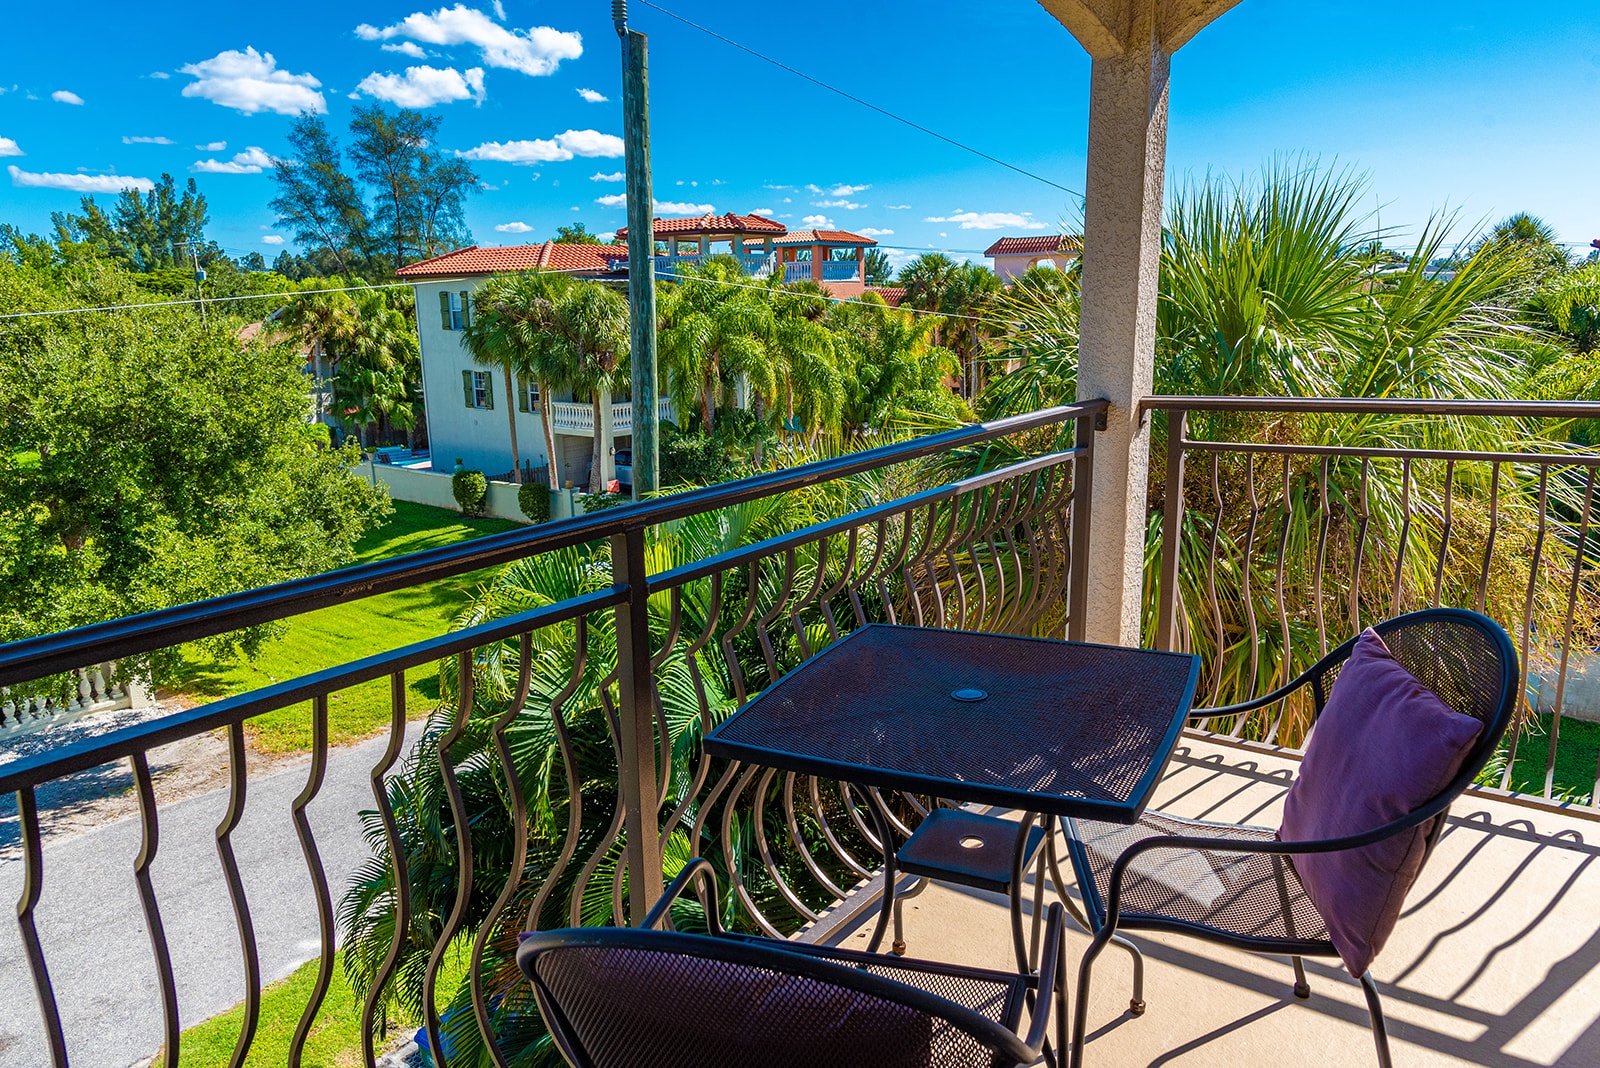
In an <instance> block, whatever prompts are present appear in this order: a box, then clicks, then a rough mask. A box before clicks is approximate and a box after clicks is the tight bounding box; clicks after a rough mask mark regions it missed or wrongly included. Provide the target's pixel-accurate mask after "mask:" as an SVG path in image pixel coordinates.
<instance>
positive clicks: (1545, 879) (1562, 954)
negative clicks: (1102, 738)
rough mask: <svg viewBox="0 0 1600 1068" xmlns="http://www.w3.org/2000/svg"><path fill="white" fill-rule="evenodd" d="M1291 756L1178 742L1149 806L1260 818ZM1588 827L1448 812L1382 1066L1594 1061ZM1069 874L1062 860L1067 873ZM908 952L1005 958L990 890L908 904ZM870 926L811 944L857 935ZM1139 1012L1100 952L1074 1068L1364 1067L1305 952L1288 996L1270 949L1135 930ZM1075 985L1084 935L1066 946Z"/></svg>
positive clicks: (1503, 808) (1594, 952) (1386, 985)
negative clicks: (1086, 1033) (1143, 968)
mask: <svg viewBox="0 0 1600 1068" xmlns="http://www.w3.org/2000/svg"><path fill="white" fill-rule="evenodd" d="M1293 768H1294V762H1293V761H1292V760H1288V759H1280V758H1278V757H1275V756H1272V755H1263V754H1260V753H1257V752H1252V751H1248V750H1240V749H1237V748H1233V747H1225V746H1221V745H1216V744H1212V743H1209V742H1206V741H1204V740H1203V739H1198V738H1186V739H1185V740H1184V741H1183V742H1181V743H1180V746H1179V751H1178V754H1177V756H1176V757H1175V759H1174V761H1173V764H1172V767H1171V768H1170V769H1169V772H1168V775H1167V777H1166V779H1165V781H1164V782H1163V783H1162V786H1161V788H1160V792H1159V793H1158V794H1157V796H1156V801H1155V804H1154V805H1153V806H1152V807H1156V808H1162V809H1165V810H1167V811H1171V812H1175V813H1178V814H1181V815H1186V816H1196V817H1204V818H1207V819H1216V820H1234V821H1239V822H1251V823H1257V824H1264V825H1268V826H1276V824H1277V822H1278V818H1279V806H1280V805H1281V801H1282V796H1283V793H1284V790H1285V789H1286V787H1287V784H1288V781H1289V779H1290V776H1291V775H1292V773H1293ZM1597 855H1600V822H1595V821H1593V820H1586V819H1579V818H1574V817H1570V816H1567V815H1564V814H1558V813H1551V812H1546V811H1543V810H1538V809H1533V808H1527V807H1522V806H1518V805H1514V804H1511V803H1508V802H1504V801H1499V800H1491V799H1486V798H1481V797H1472V796H1469V797H1464V798H1462V799H1461V800H1459V801H1458V802H1457V803H1456V805H1455V806H1454V808H1453V809H1452V811H1451V816H1450V820H1449V823H1448V825H1447V827H1446V829H1445V832H1444V834H1443V836H1442V838H1441V839H1440V842H1439V845H1438V848H1437V849H1436V850H1435V852H1434V854H1433V857H1432V858H1431V860H1430V861H1429V864H1428V866H1427V868H1426V869H1424V871H1423V873H1422V877H1421V879H1420V881H1419V883H1418V885H1417V886H1416V888H1415V889H1414V890H1413V891H1412V893H1411V896H1410V898H1409V899H1408V900H1407V902H1406V907H1405V912H1404V914H1403V915H1402V917H1401V920H1400V923H1399V926H1398V927H1397V928H1396V930H1395V933H1394V935H1393V937H1392V938H1391V939H1390V942H1389V944H1388V946H1387V947H1386V948H1385V950H1384V952H1383V954H1382V955H1381V956H1380V957H1379V958H1378V961H1377V963H1376V964H1375V965H1374V966H1373V969H1372V971H1373V974H1374V976H1375V977H1376V978H1377V979H1378V982H1379V986H1380V989H1381V992H1382V995H1383V1000H1384V1008H1385V1011H1386V1013H1387V1015H1388V1021H1389V1034H1390V1041H1391V1047H1392V1049H1393V1053H1394V1061H1395V1064H1396V1065H1397V1066H1400V1068H1404V1066H1410V1065H1415V1066H1424V1065H1427V1066H1434V1065H1466V1064H1472V1065H1517V1066H1523V1065H1567V1066H1579V1065H1582V1066H1596V1065H1600V865H1597V864H1595V859H1596V857H1597ZM1068 873H1069V878H1070V869H1068ZM906 915H907V919H906V936H907V941H908V943H909V954H910V955H912V956H920V957H931V958H934V959H940V960H949V961H958V962H966V963H972V964H983V965H987V966H992V967H999V968H1005V967H1011V966H1013V963H1012V956H1011V948H1010V933H1009V925H1008V921H1007V915H1006V910H1005V904H1004V901H1003V899H1001V898H999V897H997V896H993V895H987V894H982V893H978V892H972V891H965V890H961V889H958V888H948V887H932V888H930V889H928V890H927V891H926V892H924V893H923V894H922V895H920V896H919V897H917V898H914V899H912V900H911V901H909V902H908V903H907V909H906ZM865 926H870V925H868V924H858V925H857V926H856V927H855V928H853V929H852V928H848V927H847V928H845V929H843V930H840V931H836V932H834V933H833V934H831V935H830V936H829V937H828V938H827V940H828V941H837V942H842V943H844V944H846V945H852V944H854V945H859V944H860V943H862V942H864V941H865V940H866V937H867V931H866V930H864V929H862V928H863V927H865ZM1134 937H1135V939H1136V940H1137V941H1138V943H1139V944H1140V945H1141V947H1142V948H1143V950H1144V954H1145V959H1146V962H1147V973H1146V980H1145V983H1146V989H1145V997H1146V1000H1147V1001H1148V1003H1149V1009H1148V1011H1147V1012H1146V1013H1145V1015H1144V1016H1143V1017H1139V1018H1135V1017H1133V1016H1131V1015H1129V1014H1128V1013H1127V1011H1126V1010H1127V998H1128V991H1129V985H1128V984H1129V981H1130V974H1131V970H1130V968H1129V965H1128V958H1127V957H1126V955H1125V954H1123V953H1121V952H1119V951H1117V950H1116V949H1114V948H1111V949H1108V950H1107V951H1106V953H1105V954H1103V955H1102V956H1101V957H1100V960H1099V962H1098V963H1097V964H1096V967H1095V977H1094V985H1093V990H1092V996H1091V998H1090V1012H1089V1027H1090V1044H1089V1046H1088V1049H1087V1053H1086V1056H1085V1062H1086V1063H1087V1064H1089V1065H1105V1066H1107V1068H1120V1066H1131V1065H1194V1066H1200V1065H1208V1066H1209V1065H1215V1066H1228V1068H1235V1066H1241V1065H1285V1066H1288V1065H1341V1066H1344V1065H1348V1066H1352V1068H1354V1066H1363V1068H1364V1066H1367V1065H1375V1064H1376V1063H1377V1060H1376V1055H1375V1052H1374V1049H1373V1044H1372V1037H1371V1033H1370V1031H1369V1030H1368V1023H1367V1020H1368V1018H1367V1010H1366V1003H1365V1000H1364V999H1363V997H1362V994H1361V988H1360V987H1359V986H1358V985H1357V984H1356V983H1355V981H1354V980H1352V979H1351V978H1350V977H1349V975H1347V974H1346V973H1345V972H1344V970H1343V966H1342V965H1341V964H1339V962H1338V961H1336V960H1308V961H1306V967H1307V972H1308V976H1309V978H1310V982H1311V988H1312V996H1311V998H1310V1000H1308V1001H1300V1000H1298V999H1296V998H1295V997H1294V996H1293V994H1292V992H1291V990H1290V983H1291V981H1292V973H1291V971H1290V968H1289V964H1288V961H1287V960H1286V959H1284V958H1268V957H1259V956H1254V955H1252V954H1248V953H1242V952H1237V951H1233V950H1229V949H1225V948H1222V947H1219V946H1215V945H1212V944H1210V943H1205V942H1200V941H1197V940H1194V939H1187V938H1183V937H1180V936H1168V935H1150V934H1145V933H1138V934H1135V935H1134ZM1067 943H1068V944H1067V953H1068V959H1069V962H1070V967H1069V972H1070V974H1071V976H1072V985H1073V987H1074V992H1075V988H1076V974H1077V960H1078V958H1079V957H1080V956H1081V955H1082V952H1083V950H1084V948H1085V947H1086V946H1087V945H1088V939H1087V937H1086V936H1084V935H1083V934H1082V933H1081V932H1078V931H1076V930H1074V931H1073V932H1072V933H1071V934H1069V936H1068V939H1067Z"/></svg>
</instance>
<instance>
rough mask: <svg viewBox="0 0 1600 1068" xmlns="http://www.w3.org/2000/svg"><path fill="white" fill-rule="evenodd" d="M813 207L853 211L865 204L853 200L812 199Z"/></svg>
mask: <svg viewBox="0 0 1600 1068" xmlns="http://www.w3.org/2000/svg"><path fill="white" fill-rule="evenodd" d="M811 203H812V206H813V207H818V208H843V209H844V210H845V211H855V210H856V209H857V208H864V207H866V205H865V204H862V203H859V202H858V201H854V200H842V199H841V200H813V201H812V202H811Z"/></svg>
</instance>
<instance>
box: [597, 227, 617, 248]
mask: <svg viewBox="0 0 1600 1068" xmlns="http://www.w3.org/2000/svg"><path fill="white" fill-rule="evenodd" d="M594 236H595V237H596V239H598V240H599V242H600V243H601V244H602V245H609V244H611V242H612V239H614V238H615V237H616V236H617V232H616V231H615V230H601V231H600V232H599V233H598V234H595V235H594Z"/></svg>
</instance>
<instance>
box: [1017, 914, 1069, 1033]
mask: <svg viewBox="0 0 1600 1068" xmlns="http://www.w3.org/2000/svg"><path fill="white" fill-rule="evenodd" d="M1061 917H1062V908H1061V902H1059V901H1057V902H1055V903H1053V904H1052V905H1051V906H1050V910H1049V911H1048V912H1046V913H1045V922H1044V946H1043V950H1044V952H1043V954H1042V955H1041V956H1040V958H1039V987H1038V991H1037V993H1036V994H1035V996H1034V1002H1033V1019H1032V1021H1031V1022H1030V1023H1029V1024H1028V1033H1027V1034H1026V1035H1025V1036H1023V1039H1022V1041H1023V1042H1025V1043H1027V1045H1028V1049H1030V1050H1032V1051H1033V1055H1034V1056H1035V1057H1038V1056H1039V1054H1040V1053H1041V1052H1042V1051H1043V1049H1044V1034H1045V1029H1046V1028H1047V1027H1048V1026H1049V1023H1050V1009H1049V1005H1050V1002H1051V1001H1053V1000H1055V996H1056V993H1057V980H1058V979H1059V978H1060V975H1059V972H1060V970H1061V922H1062V921H1061ZM1057 1008H1058V1009H1061V1008H1064V1006H1057ZM1064 1052H1065V1051H1062V1054H1058V1056H1060V1055H1063V1054H1064Z"/></svg>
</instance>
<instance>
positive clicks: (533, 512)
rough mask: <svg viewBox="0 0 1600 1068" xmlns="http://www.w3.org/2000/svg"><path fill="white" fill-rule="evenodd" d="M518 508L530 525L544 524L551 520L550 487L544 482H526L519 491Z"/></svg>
mask: <svg viewBox="0 0 1600 1068" xmlns="http://www.w3.org/2000/svg"><path fill="white" fill-rule="evenodd" d="M517 507H518V508H521V509H522V514H523V515H525V516H527V517H528V522H530V523H544V522H547V521H548V520H549V519H550V487H549V486H546V485H545V484H544V483H543V482H524V483H523V484H522V487H521V488H520V489H518V490H517Z"/></svg>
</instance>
